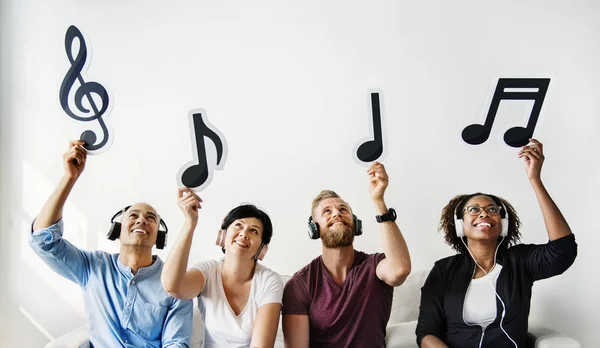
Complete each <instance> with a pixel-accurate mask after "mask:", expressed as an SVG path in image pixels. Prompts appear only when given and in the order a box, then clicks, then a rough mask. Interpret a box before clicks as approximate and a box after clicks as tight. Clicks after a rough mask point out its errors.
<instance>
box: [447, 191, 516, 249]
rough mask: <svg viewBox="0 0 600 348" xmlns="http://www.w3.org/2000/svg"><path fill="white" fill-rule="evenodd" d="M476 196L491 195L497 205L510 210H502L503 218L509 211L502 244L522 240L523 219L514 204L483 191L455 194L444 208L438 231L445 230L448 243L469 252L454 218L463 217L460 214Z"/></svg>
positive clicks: (513, 243) (507, 244)
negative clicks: (505, 233) (461, 238)
mask: <svg viewBox="0 0 600 348" xmlns="http://www.w3.org/2000/svg"><path fill="white" fill-rule="evenodd" d="M476 196H485V197H489V198H491V199H492V200H493V201H494V202H495V203H496V204H497V205H499V206H502V205H504V207H506V210H508V212H506V211H504V209H502V210H501V211H500V217H502V218H504V217H505V216H506V213H508V236H506V238H504V240H503V241H502V244H503V245H505V246H507V247H509V246H511V245H515V244H517V243H518V242H519V241H520V240H521V232H519V228H520V227H521V220H519V216H518V215H517V212H516V211H515V209H514V208H513V206H512V205H511V204H510V203H508V201H507V200H505V199H503V198H500V197H497V196H494V195H491V194H489V193H481V192H476V193H472V194H468V195H467V194H462V195H458V196H455V197H454V198H452V199H451V200H450V202H448V204H446V206H445V207H444V208H443V209H442V216H441V218H440V225H439V226H438V231H442V232H444V239H445V240H446V243H447V244H448V245H450V246H451V247H452V249H454V250H456V251H457V252H459V253H466V252H467V249H466V248H465V245H464V244H463V243H462V241H461V240H460V238H459V237H458V236H457V235H456V226H455V225H454V219H455V218H459V219H462V215H459V214H461V213H462V211H463V209H464V208H465V205H466V204H467V202H468V201H469V200H470V199H471V198H473V197H476Z"/></svg>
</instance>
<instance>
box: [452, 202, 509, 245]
mask: <svg viewBox="0 0 600 348" xmlns="http://www.w3.org/2000/svg"><path fill="white" fill-rule="evenodd" d="M461 203H462V202H460V203H459V204H458V205H457V206H456V211H454V229H455V230H456V236H457V237H458V238H462V237H464V236H465V230H464V227H463V219H462V217H461V218H459V217H458V207H460V204H461ZM500 205H501V206H502V210H504V217H503V218H502V220H500V224H501V226H502V232H501V233H500V236H501V237H506V236H508V210H506V207H505V206H504V203H502V201H500ZM461 213H462V212H461ZM461 216H462V214H461Z"/></svg>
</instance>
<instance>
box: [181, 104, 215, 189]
mask: <svg viewBox="0 0 600 348" xmlns="http://www.w3.org/2000/svg"><path fill="white" fill-rule="evenodd" d="M189 116H190V119H191V123H192V125H193V132H192V138H193V140H194V145H193V146H192V148H193V150H195V152H194V158H195V161H194V162H189V163H187V164H185V165H184V166H183V168H182V169H181V170H180V171H179V174H178V178H180V182H179V183H180V184H181V185H183V186H185V187H188V188H193V189H195V190H197V191H201V190H203V189H204V188H206V187H207V186H208V185H209V184H210V182H211V180H212V170H214V169H219V170H222V169H223V167H224V165H225V158H226V157H227V143H226V142H225V137H223V135H222V134H221V133H220V132H219V131H218V130H217V129H216V128H215V127H213V126H212V125H211V124H210V123H209V122H208V120H207V118H206V111H204V110H202V109H196V110H192V111H190V112H189ZM190 128H192V127H190ZM204 137H207V138H208V139H210V140H211V141H212V142H213V144H214V145H215V149H216V150H217V151H216V158H215V156H214V154H213V153H212V152H211V153H207V151H206V146H205V145H204ZM181 185H180V186H181Z"/></svg>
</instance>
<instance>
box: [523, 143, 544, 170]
mask: <svg viewBox="0 0 600 348" xmlns="http://www.w3.org/2000/svg"><path fill="white" fill-rule="evenodd" d="M519 158H523V164H524V165H525V172H526V173H527V177H528V178H529V180H539V179H540V175H541V172H542V164H543V163H544V145H542V143H540V142H539V141H537V140H536V139H529V144H528V145H526V146H523V147H522V148H521V151H519Z"/></svg>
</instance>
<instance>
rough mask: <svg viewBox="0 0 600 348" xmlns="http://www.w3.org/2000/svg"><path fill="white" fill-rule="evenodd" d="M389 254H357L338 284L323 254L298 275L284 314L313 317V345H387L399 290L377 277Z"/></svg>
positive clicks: (286, 294) (287, 287)
mask: <svg viewBox="0 0 600 348" xmlns="http://www.w3.org/2000/svg"><path fill="white" fill-rule="evenodd" d="M384 258H385V255H384V254H365V253H363V252H361V251H356V250H355V251H354V264H353V265H352V268H351V269H350V271H349V272H348V275H347V276H346V280H345V281H344V283H342V284H341V285H338V284H337V283H336V282H335V281H334V280H333V279H332V278H331V276H330V275H329V272H328V271H327V269H326V268H325V265H324V264H323V260H322V258H321V256H319V257H317V258H316V259H314V260H313V261H311V263H310V264H308V265H307V266H306V267H304V268H302V269H301V270H300V271H298V272H296V274H294V275H293V276H292V278H291V279H290V280H289V281H288V282H287V283H286V285H285V289H284V291H283V315H286V314H300V315H308V320H309V322H310V347H312V348H314V347H385V327H386V325H387V322H388V320H389V319H390V311H391V309H392V295H393V292H394V288H393V287H391V286H389V285H387V284H386V283H385V282H383V281H381V280H379V278H377V274H376V272H375V270H376V269H377V264H378V263H379V261H381V260H383V259H384Z"/></svg>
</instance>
